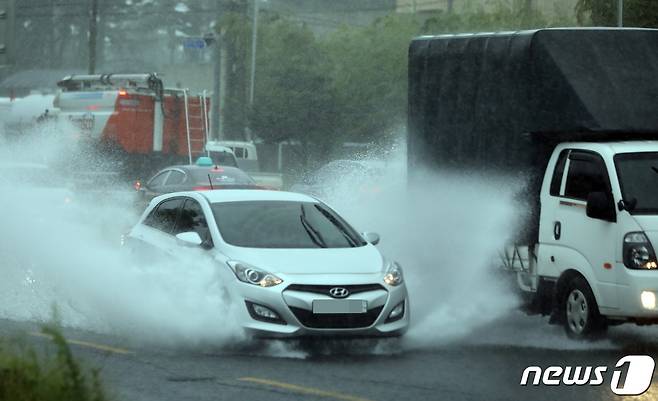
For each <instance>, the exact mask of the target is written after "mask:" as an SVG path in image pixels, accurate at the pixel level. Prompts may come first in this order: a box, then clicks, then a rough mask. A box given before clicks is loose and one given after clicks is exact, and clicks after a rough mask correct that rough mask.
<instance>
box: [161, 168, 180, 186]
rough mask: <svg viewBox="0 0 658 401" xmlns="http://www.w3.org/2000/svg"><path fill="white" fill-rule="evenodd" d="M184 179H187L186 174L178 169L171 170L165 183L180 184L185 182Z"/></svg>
mask: <svg viewBox="0 0 658 401" xmlns="http://www.w3.org/2000/svg"><path fill="white" fill-rule="evenodd" d="M183 181H185V174H183V173H182V172H180V171H178V170H171V173H170V174H169V177H167V182H166V183H165V185H180V184H182V183H183Z"/></svg>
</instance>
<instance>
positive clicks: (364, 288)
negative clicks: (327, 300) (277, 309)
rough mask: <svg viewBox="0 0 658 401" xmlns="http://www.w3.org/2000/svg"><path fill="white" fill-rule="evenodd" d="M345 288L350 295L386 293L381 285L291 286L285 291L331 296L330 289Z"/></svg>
mask: <svg viewBox="0 0 658 401" xmlns="http://www.w3.org/2000/svg"><path fill="white" fill-rule="evenodd" d="M336 287H340V288H345V289H347V291H349V292H350V295H352V294H358V293H360V292H368V291H377V290H384V291H386V288H384V286H382V285H381V284H356V285H307V284H291V285H289V286H288V287H287V288H286V290H289V291H301V292H312V293H315V294H324V295H328V296H331V294H329V290H331V289H332V288H336Z"/></svg>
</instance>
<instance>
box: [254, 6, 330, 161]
mask: <svg viewBox="0 0 658 401" xmlns="http://www.w3.org/2000/svg"><path fill="white" fill-rule="evenodd" d="M259 31H260V34H259V43H258V49H259V51H258V55H257V61H256V65H257V74H256V86H255V91H254V93H255V96H254V98H255V101H254V107H253V110H252V113H251V116H250V117H251V118H250V126H251V128H252V130H253V132H254V133H255V134H256V135H257V136H258V137H260V138H261V139H263V140H264V141H266V142H268V143H279V142H281V141H285V140H295V141H299V142H301V144H302V147H303V148H304V152H303V153H304V157H305V158H310V157H313V155H314V154H318V153H319V154H322V153H325V152H327V150H328V149H330V148H331V146H332V144H333V143H335V142H340V140H341V139H342V138H340V135H339V133H338V132H337V131H336V130H334V127H333V120H334V117H335V114H336V97H335V96H334V91H333V89H332V88H331V85H330V77H329V72H328V67H329V63H328V62H327V58H326V56H325V53H324V52H323V51H322V49H321V48H320V47H319V45H318V43H317V41H316V39H315V36H314V35H313V32H311V30H310V29H308V28H307V27H305V26H303V25H300V24H297V23H291V22H289V21H286V20H284V19H279V18H276V17H275V18H272V19H270V20H269V21H266V22H265V23H263V24H262V25H261V26H260V27H259ZM311 144H313V145H315V146H314V147H311Z"/></svg>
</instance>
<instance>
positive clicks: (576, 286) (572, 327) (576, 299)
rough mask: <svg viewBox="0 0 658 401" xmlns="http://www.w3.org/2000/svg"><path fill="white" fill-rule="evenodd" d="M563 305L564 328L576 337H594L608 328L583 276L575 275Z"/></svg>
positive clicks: (570, 335) (568, 333) (572, 336)
mask: <svg viewBox="0 0 658 401" xmlns="http://www.w3.org/2000/svg"><path fill="white" fill-rule="evenodd" d="M564 294H565V296H564V300H563V302H562V307H563V311H564V329H565V331H566V332H567V335H568V336H569V337H571V338H574V339H594V338H597V337H599V336H600V335H601V334H602V333H603V332H604V331H605V330H606V329H607V325H606V322H605V319H604V318H603V317H602V316H601V314H600V313H599V307H598V305H597V304H596V299H595V298H594V294H593V293H592V290H591V288H590V287H589V284H587V281H585V279H583V278H582V277H574V278H573V279H572V280H571V282H569V284H568V285H567V289H566V291H565V293H564Z"/></svg>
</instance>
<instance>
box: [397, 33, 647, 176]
mask: <svg viewBox="0 0 658 401" xmlns="http://www.w3.org/2000/svg"><path fill="white" fill-rule="evenodd" d="M408 101H409V110H408V112H409V114H408V118H409V120H408V130H409V147H408V152H409V163H410V166H416V165H427V166H429V167H432V166H440V167H445V168H450V167H452V168H460V169H462V168H463V167H467V166H468V167H478V168H486V169H491V168H502V169H506V170H508V171H509V170H512V171H514V172H524V171H529V170H530V171H531V170H541V171H542V172H543V168H544V167H545V163H546V162H547V159H548V157H549V156H550V152H551V151H552V149H553V147H554V146H555V144H556V143H557V142H563V141H575V140H588V141H592V140H593V141H605V140H613V139H620V138H637V137H649V138H658V30H652V29H623V28H621V29H620V28H556V29H542V30H535V31H520V32H501V33H486V34H461V35H441V36H431V37H429V36H428V37H420V38H417V39H415V40H413V41H412V42H411V45H410V48H409V99H408Z"/></svg>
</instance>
